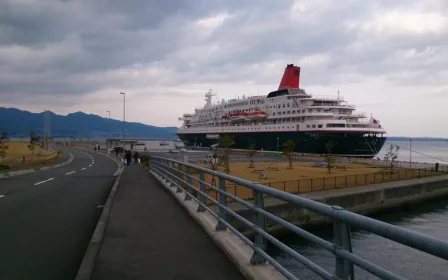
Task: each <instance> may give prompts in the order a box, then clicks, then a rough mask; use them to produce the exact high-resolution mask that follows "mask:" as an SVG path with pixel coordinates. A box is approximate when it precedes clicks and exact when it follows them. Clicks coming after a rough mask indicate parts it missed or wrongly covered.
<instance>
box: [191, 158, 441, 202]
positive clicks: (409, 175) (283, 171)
mask: <svg viewBox="0 0 448 280" xmlns="http://www.w3.org/2000/svg"><path fill="white" fill-rule="evenodd" d="M201 166H202V167H206V168H210V166H209V165H205V164H201ZM248 166H249V164H248V163H232V164H231V166H230V170H231V173H230V175H232V176H236V177H239V178H243V179H246V180H248V181H252V182H258V183H260V184H263V185H266V186H269V187H272V188H275V189H278V190H281V191H285V192H289V193H295V194H297V193H307V192H313V191H321V190H329V189H335V188H346V187H354V186H362V185H367V184H378V183H384V182H391V181H398V180H406V179H413V178H421V177H427V176H435V175H441V172H433V171H429V170H418V169H402V168H400V169H394V171H393V172H385V171H384V169H382V168H379V167H372V166H367V165H362V164H352V163H347V164H337V165H336V167H335V168H334V169H332V171H331V174H329V173H328V170H327V169H326V168H325V167H315V166H313V163H306V162H305V163H294V168H293V169H289V168H287V167H288V163H287V162H278V163H272V162H269V163H256V164H255V168H248ZM276 167H277V168H278V170H277V169H276ZM265 168H266V169H267V174H266V175H267V176H266V179H260V178H259V174H260V172H259V171H258V170H261V169H265ZM273 168H275V169H273ZM218 171H220V172H223V168H222V167H220V168H219V169H218ZM193 175H194V177H196V178H199V174H198V173H197V172H193ZM205 179H206V182H207V183H209V184H211V183H212V176H210V175H208V174H206V175H205ZM193 184H194V186H195V187H196V188H199V183H198V182H193ZM216 185H217V186H218V185H219V183H218V180H216ZM226 190H227V192H229V193H232V194H234V195H236V196H238V197H239V198H242V199H250V198H252V196H253V192H252V190H251V189H248V188H245V187H242V186H239V185H236V184H234V183H232V182H226ZM207 192H208V193H209V195H210V196H211V197H213V198H215V199H216V198H217V197H218V196H217V192H216V191H214V190H210V189H209V190H208V191H207ZM229 201H230V199H229Z"/></svg>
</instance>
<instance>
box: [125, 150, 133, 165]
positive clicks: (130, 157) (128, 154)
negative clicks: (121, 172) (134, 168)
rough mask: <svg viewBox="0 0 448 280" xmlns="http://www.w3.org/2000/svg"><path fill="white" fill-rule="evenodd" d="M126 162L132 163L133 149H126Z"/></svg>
mask: <svg viewBox="0 0 448 280" xmlns="http://www.w3.org/2000/svg"><path fill="white" fill-rule="evenodd" d="M125 157H126V164H127V165H128V166H129V165H131V160H132V154H131V151H126V155H125Z"/></svg>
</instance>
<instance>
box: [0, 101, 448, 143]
mask: <svg viewBox="0 0 448 280" xmlns="http://www.w3.org/2000/svg"><path fill="white" fill-rule="evenodd" d="M48 114H50V127H51V136H52V137H53V138H72V139H73V138H76V139H80V138H81V139H87V138H90V139H104V138H121V135H122V129H123V126H122V125H123V122H122V121H120V120H114V119H108V118H103V117H100V116H98V115H93V114H86V113H83V112H76V113H71V114H68V115H66V116H62V115H57V114H55V113H53V112H48ZM2 131H6V132H7V133H8V134H9V136H10V137H11V138H22V137H29V135H30V132H34V133H36V135H38V136H43V134H44V113H31V112H28V111H23V110H19V109H16V108H4V107H0V132H2ZM176 131H177V127H157V126H152V125H146V124H142V123H137V122H126V124H125V137H126V138H177V136H176ZM410 138H411V139H412V140H413V141H448V139H444V138H435V137H404V136H395V137H394V136H389V137H388V140H389V141H409V139H410Z"/></svg>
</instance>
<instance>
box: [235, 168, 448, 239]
mask: <svg viewBox="0 0 448 280" xmlns="http://www.w3.org/2000/svg"><path fill="white" fill-rule="evenodd" d="M301 196H303V197H307V198H309V199H313V200H316V201H319V202H322V203H326V204H329V205H338V206H341V207H343V208H345V209H347V210H349V211H352V212H356V213H359V214H372V213H375V212H379V211H383V210H385V209H389V208H393V207H399V206H403V205H405V204H415V203H420V202H421V203H425V202H426V201H428V200H430V199H435V198H443V197H448V175H443V176H436V177H427V178H420V179H412V180H405V181H397V182H389V183H383V184H376V185H367V186H362V187H352V188H344V189H335V190H327V191H319V192H313V193H307V194H302V195H301ZM231 208H232V209H233V210H235V211H237V212H238V213H239V214H240V215H242V216H244V217H246V218H248V219H249V220H251V221H252V220H253V218H254V217H253V213H252V211H250V210H248V209H245V208H244V207H242V206H240V205H238V204H235V203H232V204H231ZM265 208H266V210H267V211H269V212H271V213H272V214H274V215H276V216H278V217H281V218H283V219H285V220H287V221H289V222H292V223H294V224H297V225H302V226H303V225H322V224H327V223H328V222H330V221H329V220H328V219H326V218H325V217H323V216H321V215H318V214H317V213H314V212H311V211H309V210H307V209H304V208H301V207H296V206H293V205H291V204H289V203H285V202H283V201H280V200H278V199H275V198H272V197H270V198H266V199H265ZM230 222H231V224H233V225H235V226H236V227H237V228H238V229H240V230H242V231H244V230H246V228H245V226H244V225H242V224H241V223H240V222H239V221H237V220H235V219H234V218H231V220H230ZM267 224H268V227H269V228H268V230H269V231H271V232H276V231H281V229H280V228H279V227H278V226H276V225H275V224H274V223H272V221H269V220H268V221H267Z"/></svg>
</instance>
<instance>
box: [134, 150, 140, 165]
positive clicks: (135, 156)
mask: <svg viewBox="0 0 448 280" xmlns="http://www.w3.org/2000/svg"><path fill="white" fill-rule="evenodd" d="M139 158H140V155H139V153H138V152H137V151H136V152H134V163H135V164H137V163H138V159H139Z"/></svg>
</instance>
